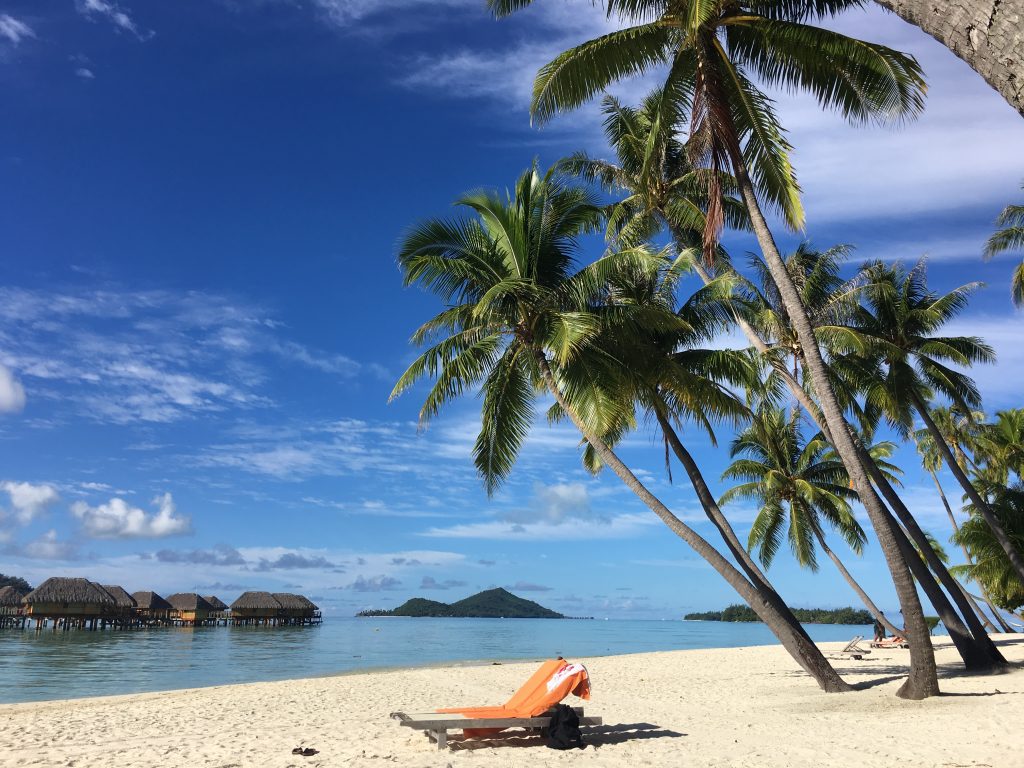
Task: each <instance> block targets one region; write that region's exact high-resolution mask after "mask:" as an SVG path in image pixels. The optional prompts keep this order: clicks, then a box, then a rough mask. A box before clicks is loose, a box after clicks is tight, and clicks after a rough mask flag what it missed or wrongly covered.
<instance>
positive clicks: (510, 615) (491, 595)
mask: <svg viewBox="0 0 1024 768" xmlns="http://www.w3.org/2000/svg"><path fill="white" fill-rule="evenodd" d="M356 616H361V617H375V616H411V617H414V618H459V619H564V618H565V616H563V615H562V614H560V613H557V612H556V611H552V610H551V609H550V608H545V607H544V606H543V605H539V604H538V603H535V602H533V601H532V600H526V599H524V598H522V597H517V596H516V595H513V594H512V593H511V592H509V591H508V590H507V589H502V588H501V587H497V588H495V589H488V590H485V591H483V592H478V593H477V594H475V595H470V596H469V597H467V598H465V599H464V600H459V601H458V602H456V603H441V602H438V601H437V600H427V599H425V598H422V597H414V598H412V599H411V600H406V601H405V602H404V603H402V604H401V605H400V606H398V607H397V608H392V609H390V610H368V611H360V612H359V613H357V614H356Z"/></svg>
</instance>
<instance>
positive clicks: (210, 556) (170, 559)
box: [154, 544, 245, 566]
mask: <svg viewBox="0 0 1024 768" xmlns="http://www.w3.org/2000/svg"><path fill="white" fill-rule="evenodd" d="M154 556H155V557H156V559H157V560H159V561H160V562H161V563H190V564H192V565H222V566H225V565H245V558H244V557H242V553H241V552H239V551H238V550H237V549H235V548H234V547H231V546H228V545H227V544H218V545H217V546H215V547H212V548H210V549H191V550H183V551H175V550H172V549H161V550H160V551H159V552H157V553H156V554H155V555H154Z"/></svg>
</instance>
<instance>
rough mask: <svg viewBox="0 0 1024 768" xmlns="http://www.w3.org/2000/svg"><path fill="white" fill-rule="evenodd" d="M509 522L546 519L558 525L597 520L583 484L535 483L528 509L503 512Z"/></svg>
mask: <svg viewBox="0 0 1024 768" xmlns="http://www.w3.org/2000/svg"><path fill="white" fill-rule="evenodd" d="M506 519H507V520H508V521H510V522H515V523H525V522H547V523H552V524H556V525H557V524H559V523H563V522H566V521H567V520H587V519H589V520H592V521H593V520H596V519H598V516H597V515H595V514H594V512H593V510H592V509H591V506H590V493H589V491H588V490H587V486H586V485H584V484H583V483H556V484H554V485H545V484H543V483H536V484H535V485H534V487H533V503H532V504H530V506H529V508H528V509H523V510H516V511H514V512H510V513H509V514H508V515H506Z"/></svg>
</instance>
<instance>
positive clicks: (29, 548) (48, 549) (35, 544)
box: [15, 528, 78, 560]
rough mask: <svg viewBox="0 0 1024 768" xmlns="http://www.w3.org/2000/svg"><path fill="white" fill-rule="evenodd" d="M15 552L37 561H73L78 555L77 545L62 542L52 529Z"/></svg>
mask: <svg viewBox="0 0 1024 768" xmlns="http://www.w3.org/2000/svg"><path fill="white" fill-rule="evenodd" d="M15 551H16V552H17V553H18V554H24V555H27V556H28V557H32V558H35V559H37V560H73V559H75V557H76V556H77V554H78V548H77V547H76V546H75V544H74V543H73V542H70V541H62V540H61V539H60V537H59V536H58V535H57V531H56V530H55V529H52V528H51V529H50V530H49V531H47V532H46V533H44V534H42V535H41V536H40V537H39V538H37V539H34V540H32V541H30V542H28V543H27V544H26V545H25V546H24V547H20V548H18V549H17V550H15Z"/></svg>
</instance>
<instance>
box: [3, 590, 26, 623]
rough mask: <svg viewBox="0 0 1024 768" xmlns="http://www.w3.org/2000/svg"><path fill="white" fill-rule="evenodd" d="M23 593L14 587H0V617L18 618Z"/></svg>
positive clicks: (23, 596) (22, 609) (21, 607)
mask: <svg viewBox="0 0 1024 768" xmlns="http://www.w3.org/2000/svg"><path fill="white" fill-rule="evenodd" d="M24 599H25V593H24V592H22V591H21V590H20V589H18V588H17V587H14V586H6V587H0V616H20V615H21V613H22V611H24V605H23V601H24Z"/></svg>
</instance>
